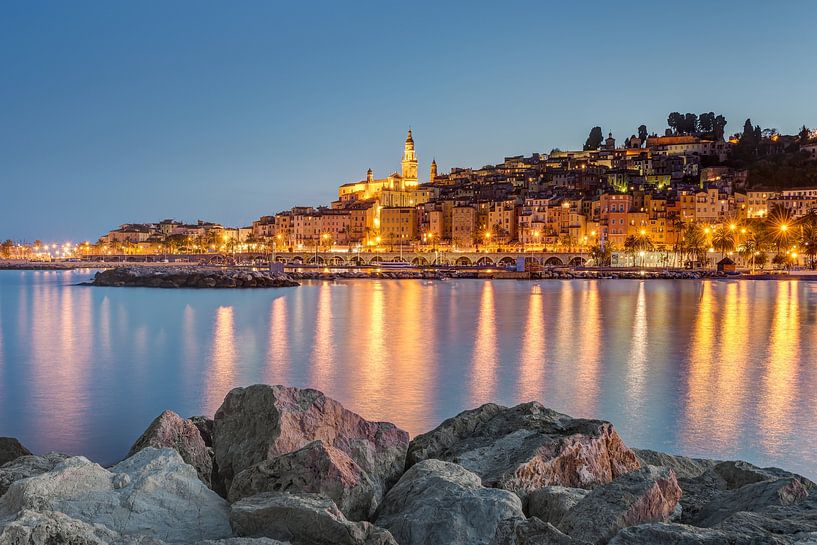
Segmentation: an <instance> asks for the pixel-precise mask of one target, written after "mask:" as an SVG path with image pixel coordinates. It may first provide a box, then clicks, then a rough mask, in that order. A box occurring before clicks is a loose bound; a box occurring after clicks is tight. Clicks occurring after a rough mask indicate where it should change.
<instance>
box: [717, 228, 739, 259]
mask: <svg viewBox="0 0 817 545" xmlns="http://www.w3.org/2000/svg"><path fill="white" fill-rule="evenodd" d="M712 247H713V248H715V249H716V250H718V251H719V252H720V253H721V259H723V257H724V255H725V254H726V252H731V251H732V250H734V249H735V235H734V233H733V232H732V231H731V230H730V229H727V228H726V227H725V226H723V225H721V226H720V227H718V228H717V229H715V232H714V233H713V234H712Z"/></svg>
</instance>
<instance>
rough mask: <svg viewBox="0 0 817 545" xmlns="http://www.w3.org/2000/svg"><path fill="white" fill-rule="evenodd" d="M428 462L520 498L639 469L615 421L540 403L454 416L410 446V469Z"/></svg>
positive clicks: (488, 407)
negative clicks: (452, 466) (455, 467)
mask: <svg viewBox="0 0 817 545" xmlns="http://www.w3.org/2000/svg"><path fill="white" fill-rule="evenodd" d="M428 458H437V459H440V460H445V461H449V462H454V463H457V464H460V465H462V466H463V467H465V468H466V469H469V470H470V471H473V472H474V473H476V474H477V475H479V476H480V477H481V478H482V482H483V484H484V485H485V486H491V487H497V488H504V489H506V490H511V491H513V492H516V493H517V494H518V495H519V496H520V497H522V498H524V497H526V496H527V495H528V493H530V492H532V491H534V490H537V489H539V488H542V487H543V486H551V485H558V486H566V487H572V488H592V487H594V486H597V485H599V484H604V483H608V482H610V481H612V480H613V479H615V478H616V477H618V476H620V475H623V474H625V473H627V472H628V471H632V470H634V469H638V468H639V467H640V463H639V461H638V459H637V458H636V456H635V454H633V452H632V451H631V450H630V449H629V448H627V447H626V446H625V445H624V442H623V441H622V440H621V437H619V435H618V433H617V432H616V431H615V429H614V428H613V426H612V424H610V423H609V422H603V421H601V420H585V419H578V418H571V417H569V416H567V415H564V414H560V413H558V412H556V411H553V410H551V409H547V408H545V407H543V406H542V405H541V404H539V403H536V402H530V403H524V404H521V405H517V406H515V407H511V408H507V407H502V406H500V405H494V404H487V405H483V406H481V407H479V408H477V409H473V410H469V411H465V412H463V413H460V414H459V415H457V416H455V417H453V418H449V419H448V420H446V421H445V422H443V423H442V424H440V425H439V426H438V427H437V428H436V429H434V430H432V431H430V432H428V433H425V434H423V435H420V436H418V437H416V438H415V439H414V440H413V441H412V442H411V444H410V445H409V449H408V453H407V456H406V467H407V468H408V467H411V466H412V465H414V464H416V463H417V462H420V461H422V460H425V459H428Z"/></svg>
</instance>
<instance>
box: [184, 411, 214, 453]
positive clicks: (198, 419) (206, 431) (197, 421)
mask: <svg viewBox="0 0 817 545" xmlns="http://www.w3.org/2000/svg"><path fill="white" fill-rule="evenodd" d="M188 420H189V421H190V422H192V423H193V425H194V426H196V427H197V428H198V429H199V433H200V434H201V438H202V440H203V441H204V444H205V445H206V446H208V447H212V446H213V419H212V418H207V417H206V416H191V417H190V418H188Z"/></svg>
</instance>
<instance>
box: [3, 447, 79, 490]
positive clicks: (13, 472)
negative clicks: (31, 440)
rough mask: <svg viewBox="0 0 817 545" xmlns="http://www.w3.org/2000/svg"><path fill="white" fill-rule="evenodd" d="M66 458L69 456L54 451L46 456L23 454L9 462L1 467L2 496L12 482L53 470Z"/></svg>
mask: <svg viewBox="0 0 817 545" xmlns="http://www.w3.org/2000/svg"><path fill="white" fill-rule="evenodd" d="M66 458H68V456H65V455H64V454H58V453H56V452H52V453H49V454H46V455H45V456H34V455H33V454H32V455H30V456H21V457H20V458H17V459H16V460H14V461H12V462H8V463H7V464H5V465H3V466H2V467H0V496H2V495H3V494H5V493H6V490H8V489H9V487H10V486H11V483H13V482H15V481H19V480H20V479H27V478H28V477H33V476H34V475H41V474H43V473H46V472H48V471H51V470H52V469H54V467H55V466H56V465H57V464H60V463H62V462H63V461H64V460H65V459H66Z"/></svg>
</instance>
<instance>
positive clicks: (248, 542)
mask: <svg viewBox="0 0 817 545" xmlns="http://www.w3.org/2000/svg"><path fill="white" fill-rule="evenodd" d="M196 545H290V544H289V542H283V541H278V540H277V539H270V538H268V537H228V538H227V539H206V540H204V541H199V542H197V543H196Z"/></svg>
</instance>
